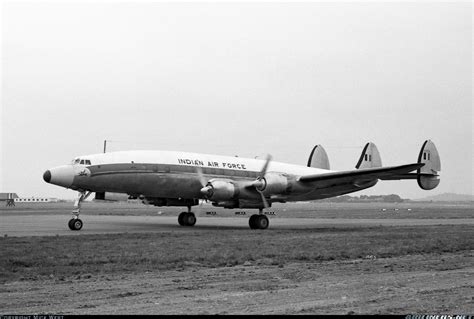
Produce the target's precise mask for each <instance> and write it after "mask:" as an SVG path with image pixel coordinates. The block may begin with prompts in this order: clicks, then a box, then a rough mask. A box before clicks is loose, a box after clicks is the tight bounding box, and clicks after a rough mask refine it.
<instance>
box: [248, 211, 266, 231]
mask: <svg viewBox="0 0 474 319" xmlns="http://www.w3.org/2000/svg"><path fill="white" fill-rule="evenodd" d="M269 224H270V222H269V221H268V217H267V216H265V215H263V214H262V209H260V212H259V214H258V215H257V214H254V215H252V216H250V218H249V226H250V229H267V228H268V225H269Z"/></svg>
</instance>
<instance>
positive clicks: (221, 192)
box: [201, 179, 238, 201]
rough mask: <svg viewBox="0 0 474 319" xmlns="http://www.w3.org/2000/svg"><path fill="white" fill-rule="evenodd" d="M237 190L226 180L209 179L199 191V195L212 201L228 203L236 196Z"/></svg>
mask: <svg viewBox="0 0 474 319" xmlns="http://www.w3.org/2000/svg"><path fill="white" fill-rule="evenodd" d="M237 191H238V190H237V188H236V187H235V185H234V184H233V183H232V182H230V181H228V180H220V179H211V180H210V181H209V182H208V183H207V184H206V186H204V187H203V188H202V189H201V193H202V194H203V195H204V196H205V197H206V198H207V199H209V200H212V201H228V200H231V199H233V198H234V197H235V195H237V194H236V193H237Z"/></svg>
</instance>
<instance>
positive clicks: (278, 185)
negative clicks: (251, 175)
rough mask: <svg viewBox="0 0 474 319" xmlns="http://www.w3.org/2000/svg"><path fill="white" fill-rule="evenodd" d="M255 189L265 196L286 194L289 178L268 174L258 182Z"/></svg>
mask: <svg viewBox="0 0 474 319" xmlns="http://www.w3.org/2000/svg"><path fill="white" fill-rule="evenodd" d="M255 188H256V189H257V190H258V191H259V192H262V193H263V194H264V195H272V194H281V193H285V192H286V191H287V190H288V178H287V177H286V176H284V175H283V174H277V173H267V174H265V177H261V178H259V179H258V180H257V183H256V184H255Z"/></svg>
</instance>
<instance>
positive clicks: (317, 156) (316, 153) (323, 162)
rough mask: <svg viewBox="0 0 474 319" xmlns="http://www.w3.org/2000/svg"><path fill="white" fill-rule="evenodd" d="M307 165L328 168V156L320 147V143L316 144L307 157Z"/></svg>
mask: <svg viewBox="0 0 474 319" xmlns="http://www.w3.org/2000/svg"><path fill="white" fill-rule="evenodd" d="M307 166H308V167H314V168H322V169H329V158H328V154H327V153H326V151H325V150H324V148H323V147H322V145H320V144H318V145H316V146H315V147H314V148H313V150H312V151H311V154H310V155H309V158H308V165H307Z"/></svg>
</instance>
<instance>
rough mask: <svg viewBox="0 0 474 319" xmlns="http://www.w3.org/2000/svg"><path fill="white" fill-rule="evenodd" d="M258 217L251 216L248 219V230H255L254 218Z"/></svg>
mask: <svg viewBox="0 0 474 319" xmlns="http://www.w3.org/2000/svg"><path fill="white" fill-rule="evenodd" d="M257 217H258V215H252V216H250V218H249V226H250V229H257V224H256V222H255V221H256V218H257Z"/></svg>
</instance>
